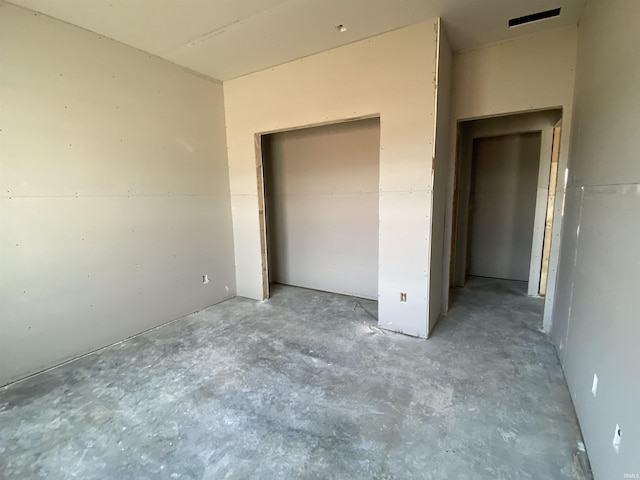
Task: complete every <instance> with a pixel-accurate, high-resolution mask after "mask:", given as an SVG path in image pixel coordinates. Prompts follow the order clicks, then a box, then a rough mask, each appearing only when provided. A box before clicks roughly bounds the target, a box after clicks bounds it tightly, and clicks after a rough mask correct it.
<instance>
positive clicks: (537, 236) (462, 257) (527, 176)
mask: <svg viewBox="0 0 640 480" xmlns="http://www.w3.org/2000/svg"><path fill="white" fill-rule="evenodd" d="M561 122H562V110H560V109H552V110H545V111H538V112H530V113H520V114H513V115H505V116H500V117H492V118H483V119H477V120H468V121H462V122H459V123H458V132H457V142H456V143H457V147H456V169H455V181H454V207H453V221H452V227H453V228H452V238H451V247H452V248H451V252H452V253H451V264H450V277H449V278H450V286H451V287H463V286H464V285H465V284H466V281H467V277H468V276H473V277H487V278H494V279H503V280H511V281H516V282H522V283H521V285H522V287H521V288H522V289H524V291H526V293H527V294H528V295H529V296H544V295H545V294H546V286H547V277H548V275H547V273H548V269H549V254H550V251H551V237H552V236H551V234H552V231H551V230H552V224H553V214H554V208H555V194H556V186H557V175H558V158H559V146H560V134H561Z"/></svg>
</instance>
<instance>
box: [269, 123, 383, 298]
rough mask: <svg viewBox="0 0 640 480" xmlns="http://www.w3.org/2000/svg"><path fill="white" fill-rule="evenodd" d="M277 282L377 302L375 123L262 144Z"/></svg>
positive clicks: (297, 133) (277, 137)
mask: <svg viewBox="0 0 640 480" xmlns="http://www.w3.org/2000/svg"><path fill="white" fill-rule="evenodd" d="M262 151H263V158H264V163H263V165H264V170H265V191H266V193H265V196H266V202H265V203H266V210H267V234H268V238H269V242H268V259H269V276H270V280H271V281H272V282H276V283H284V284H287V285H295V286H299V287H306V288H312V289H315V290H324V291H327V292H335V293H341V294H345V295H353V296H356V297H363V298H371V299H377V298H378V204H379V199H378V197H379V195H378V185H379V165H380V161H379V158H380V122H379V120H378V119H377V118H374V119H367V120H359V121H356V122H344V123H339V124H335V125H326V126H324V127H314V128H305V129H299V130H293V131H290V132H282V133H276V134H273V135H268V136H265V137H263V149H262Z"/></svg>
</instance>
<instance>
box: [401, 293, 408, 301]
mask: <svg viewBox="0 0 640 480" xmlns="http://www.w3.org/2000/svg"><path fill="white" fill-rule="evenodd" d="M400 301H401V302H402V303H406V302H407V294H406V293H405V292H400Z"/></svg>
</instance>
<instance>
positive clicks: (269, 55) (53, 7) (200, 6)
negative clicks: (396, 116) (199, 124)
mask: <svg viewBox="0 0 640 480" xmlns="http://www.w3.org/2000/svg"><path fill="white" fill-rule="evenodd" d="M11 3H13V4H16V5H20V6H23V7H26V8H29V9H32V10H35V11H38V12H41V13H44V14H46V15H49V16H51V17H54V18H58V19H60V20H64V21H66V22H68V23H71V24H74V25H78V26H80V27H83V28H86V29H88V30H92V31H94V32H96V33H99V34H101V35H104V36H107V37H110V38H113V39H115V40H118V41H120V42H122V43H126V44H128V45H131V46H133V47H136V48H139V49H141V50H144V51H146V52H149V53H152V54H154V55H157V56H159V57H162V58H165V59H167V60H169V61H171V62H174V63H177V64H178V65H182V66H184V67H187V68H190V69H192V70H194V71H196V72H199V73H202V74H204V75H207V76H209V77H212V78H216V79H219V80H228V79H231V78H235V77H238V76H242V75H245V74H247V73H251V72H255V71H258V70H262V69H264V68H269V67H272V66H275V65H279V64H281V63H285V62H288V61H291V60H294V59H297V58H301V57H304V56H307V55H311V54H313V53H317V52H321V51H323V50H328V49H331V48H334V47H337V46H340V45H344V44H347V43H351V42H354V41H357V40H361V39H363V38H367V37H371V36H373V35H377V34H379V33H383V32H387V31H390V30H394V29H397V28H400V27H404V26H407V25H410V24H413V23H416V22H420V21H422V20H427V19H430V18H434V17H441V18H442V19H443V23H444V25H445V30H446V32H447V34H448V36H449V38H450V40H451V43H452V45H453V47H454V49H455V50H464V49H468V48H472V47H476V46H479V45H483V44H486V43H490V42H495V41H498V40H503V39H506V38H510V37H514V36H518V35H523V34H527V33H532V32H536V31H540V30H546V29H549V28H554V27H559V26H563V25H571V24H576V23H577V22H578V20H579V18H580V14H581V13H582V9H583V7H584V3H585V0H12V1H11ZM559 6H560V7H562V14H561V15H560V17H557V18H554V19H550V20H544V21H540V22H536V23H532V24H529V25H524V26H520V27H515V28H511V29H510V28H508V26H507V21H508V20H509V19H510V18H513V17H518V16H522V15H526V14H530V13H534V12H537V11H541V10H548V9H551V8H556V7H559ZM339 24H344V25H345V26H346V27H347V31H346V32H344V33H339V32H338V31H337V29H336V28H335V26H336V25H339Z"/></svg>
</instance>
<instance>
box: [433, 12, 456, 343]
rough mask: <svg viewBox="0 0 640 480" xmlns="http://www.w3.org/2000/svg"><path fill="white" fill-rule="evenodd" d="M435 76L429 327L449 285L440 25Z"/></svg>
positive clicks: (447, 82) (446, 120)
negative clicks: (444, 279) (446, 249)
mask: <svg viewBox="0 0 640 480" xmlns="http://www.w3.org/2000/svg"><path fill="white" fill-rule="evenodd" d="M438 26H439V29H440V30H439V32H440V35H439V37H438V58H437V62H436V65H437V77H436V125H435V127H436V131H435V139H436V140H435V143H434V151H433V162H434V165H433V206H432V218H433V220H432V222H431V259H430V263H429V331H431V330H432V329H433V327H434V326H435V324H436V322H437V321H438V318H439V317H440V314H441V313H445V312H446V305H447V301H446V300H445V297H448V296H449V289H448V288H447V285H446V284H443V283H442V278H443V275H444V272H443V269H444V268H445V265H446V268H449V265H448V264H445V263H444V243H445V241H448V239H445V208H446V203H447V199H446V194H447V176H448V172H449V161H450V160H449V135H450V123H451V120H450V103H451V64H452V54H451V46H450V45H449V40H448V38H447V35H446V32H445V31H444V30H443V28H442V24H441V23H440V24H439V25H438Z"/></svg>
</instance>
